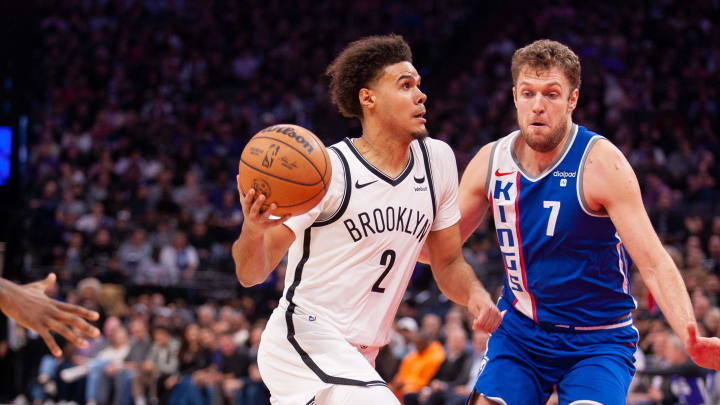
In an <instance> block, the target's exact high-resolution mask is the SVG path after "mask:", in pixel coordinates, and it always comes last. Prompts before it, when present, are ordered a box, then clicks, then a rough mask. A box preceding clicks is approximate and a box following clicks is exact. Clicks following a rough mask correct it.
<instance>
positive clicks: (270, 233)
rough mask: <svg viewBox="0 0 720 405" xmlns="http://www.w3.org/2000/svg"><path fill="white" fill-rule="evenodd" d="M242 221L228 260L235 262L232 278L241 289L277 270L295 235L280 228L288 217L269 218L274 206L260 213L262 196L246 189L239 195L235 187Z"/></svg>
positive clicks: (252, 284) (283, 227)
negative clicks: (233, 277)
mask: <svg viewBox="0 0 720 405" xmlns="http://www.w3.org/2000/svg"><path fill="white" fill-rule="evenodd" d="M238 192H239V193H240V203H241V204H242V209H243V215H244V216H245V220H244V221H243V226H242V231H241V232H240V236H239V237H238V239H237V240H236V241H235V242H234V243H233V245H232V257H233V261H234V262H235V275H236V276H237V278H238V281H240V284H242V286H243V287H252V286H254V285H256V284H260V283H262V282H263V281H265V279H266V278H267V276H268V275H270V273H271V272H272V271H273V269H275V267H277V265H278V263H280V260H281V259H282V258H283V256H285V253H286V252H287V251H288V249H289V248H290V245H291V244H292V243H293V241H294V240H295V233H293V231H292V230H290V228H288V227H287V226H285V225H283V222H285V221H286V220H287V219H288V218H289V217H290V216H289V215H286V216H284V217H282V218H276V219H273V218H270V216H271V215H272V212H273V211H274V210H275V208H277V207H276V205H275V204H274V203H273V204H271V205H270V208H269V209H267V210H266V211H264V212H262V211H261V210H260V207H262V205H263V202H264V201H265V196H264V195H263V194H260V195H257V197H256V192H255V190H254V189H250V190H249V191H248V192H247V193H246V194H244V195H243V193H242V191H241V190H240V186H239V185H238Z"/></svg>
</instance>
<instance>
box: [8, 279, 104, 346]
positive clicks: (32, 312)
mask: <svg viewBox="0 0 720 405" xmlns="http://www.w3.org/2000/svg"><path fill="white" fill-rule="evenodd" d="M55 278H56V277H55V274H54V273H50V274H48V276H47V277H46V278H45V279H44V280H40V281H36V282H34V283H30V284H25V285H18V284H15V283H13V282H11V281H7V280H5V281H6V283H4V284H3V287H4V288H6V289H7V291H6V292H5V294H4V296H5V297H6V298H5V299H4V300H3V302H2V311H3V312H4V313H5V314H6V315H7V316H9V317H10V318H12V319H14V320H15V321H16V322H17V323H19V324H20V325H22V326H24V327H26V328H28V329H32V330H34V331H35V332H37V333H38V335H40V336H41V337H42V338H43V340H44V341H45V344H46V345H47V347H48V348H49V349H50V352H51V353H52V354H53V356H55V357H60V356H61V355H62V350H60V347H59V346H58V345H57V343H56V342H55V339H54V338H53V336H52V335H51V334H50V331H54V332H56V333H59V334H60V335H62V336H64V337H65V338H66V339H67V340H69V341H70V342H71V343H73V344H74V345H75V346H78V347H86V346H87V344H88V342H87V341H86V340H85V339H84V338H83V335H85V336H87V337H91V338H96V337H98V336H100V331H99V330H98V329H97V328H95V327H94V326H92V325H90V324H89V323H87V322H86V321H85V319H87V320H89V321H96V320H97V319H98V318H99V317H100V315H99V314H98V313H97V312H95V311H91V310H88V309H85V308H83V307H80V306H77V305H72V304H67V303H64V302H60V301H57V300H54V299H52V298H50V297H48V296H47V295H45V292H46V291H47V290H49V289H50V288H52V286H53V285H54V284H55ZM83 318H84V319H83Z"/></svg>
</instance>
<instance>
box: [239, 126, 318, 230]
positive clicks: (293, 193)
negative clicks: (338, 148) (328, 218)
mask: <svg viewBox="0 0 720 405" xmlns="http://www.w3.org/2000/svg"><path fill="white" fill-rule="evenodd" d="M239 174H240V189H241V190H242V192H243V193H247V192H248V191H249V190H250V188H254V189H255V191H256V192H258V193H262V194H265V197H266V200H265V204H263V206H262V210H263V211H264V210H266V209H267V208H268V207H269V206H270V204H272V203H275V204H277V209H276V210H275V211H274V215H278V216H282V215H285V214H291V215H299V214H303V213H305V212H307V211H309V210H310V209H311V208H313V207H314V206H315V205H317V203H319V202H320V200H321V199H322V198H323V196H325V193H326V192H327V189H328V187H329V185H330V178H331V177H332V167H331V164H330V157H329V156H328V152H327V149H325V145H323V143H322V142H321V141H320V139H318V137H317V136H315V134H313V133H312V132H310V131H308V130H307V129H305V128H303V127H300V126H297V125H290V124H280V125H273V126H271V127H268V128H265V129H263V130H262V131H260V132H258V133H257V134H255V135H254V136H253V137H252V138H250V141H248V143H247V145H245V149H243V151H242V155H241V156H240V165H239Z"/></svg>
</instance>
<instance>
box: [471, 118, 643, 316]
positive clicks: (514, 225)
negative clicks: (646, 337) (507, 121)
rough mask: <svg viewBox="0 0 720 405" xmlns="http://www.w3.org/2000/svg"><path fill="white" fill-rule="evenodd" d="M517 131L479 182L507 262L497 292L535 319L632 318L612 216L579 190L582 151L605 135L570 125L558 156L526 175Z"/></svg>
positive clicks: (501, 143) (625, 260)
mask: <svg viewBox="0 0 720 405" xmlns="http://www.w3.org/2000/svg"><path fill="white" fill-rule="evenodd" d="M518 136H520V132H519V131H516V132H513V133H511V134H509V135H507V136H505V137H504V138H502V139H500V140H498V141H497V142H496V143H495V145H494V146H493V148H492V152H491V155H490V163H489V165H488V175H487V180H486V184H485V190H486V192H487V197H488V199H489V201H490V206H491V207H490V209H491V213H492V215H493V217H494V220H495V227H496V229H497V238H498V243H499V245H500V251H501V253H502V256H503V259H504V264H505V287H504V290H503V297H502V299H504V300H506V301H507V303H508V304H509V305H512V306H513V307H514V308H515V309H517V310H518V311H520V312H521V313H523V314H524V315H525V316H527V317H528V318H531V319H533V320H534V321H535V322H536V323H549V324H554V325H556V326H561V327H564V326H566V325H570V326H573V327H576V329H578V330H582V329H587V330H593V329H604V326H607V325H615V326H620V325H619V324H618V322H620V321H618V320H620V319H624V321H623V322H627V324H630V323H632V320H627V315H628V313H629V312H631V311H632V310H633V309H634V308H635V305H636V304H635V300H634V299H633V298H632V296H631V295H630V271H629V269H630V258H629V256H628V254H627V252H626V251H625V248H624V246H623V244H622V241H621V240H620V237H619V236H618V234H617V232H616V230H615V226H614V225H613V223H612V221H611V220H610V218H609V217H608V216H607V214H606V213H604V212H596V211H593V210H591V209H590V207H588V206H587V204H586V202H585V198H584V194H583V185H582V176H583V167H584V163H585V158H586V156H587V154H588V152H589V151H590V149H591V148H592V146H593V144H594V143H595V142H596V141H598V140H599V139H603V137H601V136H600V135H597V134H595V133H593V132H590V131H588V130H587V129H585V128H584V127H581V126H578V125H573V127H572V129H571V133H570V136H569V138H568V140H567V141H566V143H565V146H564V149H563V151H562V152H561V154H560V155H559V157H558V158H557V159H556V160H555V161H554V162H553V163H552V164H551V165H550V166H549V167H548V168H547V169H546V170H545V171H544V172H543V173H541V174H540V175H538V176H532V175H530V174H529V173H527V172H526V171H525V170H524V169H523V168H522V167H521V165H520V163H519V161H518V159H517V157H516V155H515V151H514V144H515V141H516V139H517V137H518ZM600 325H603V326H600Z"/></svg>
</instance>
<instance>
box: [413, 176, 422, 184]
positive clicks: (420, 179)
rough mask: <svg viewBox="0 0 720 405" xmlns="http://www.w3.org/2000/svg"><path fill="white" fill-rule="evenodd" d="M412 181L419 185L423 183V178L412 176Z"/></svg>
mask: <svg viewBox="0 0 720 405" xmlns="http://www.w3.org/2000/svg"><path fill="white" fill-rule="evenodd" d="M413 179H414V180H415V183H418V184H421V183H422V182H424V181H425V176H422V177H420V178H417V177H415V176H413Z"/></svg>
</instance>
